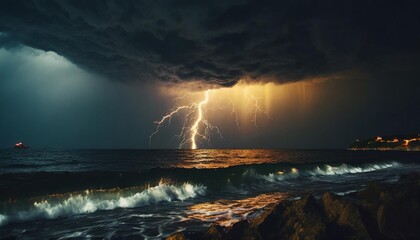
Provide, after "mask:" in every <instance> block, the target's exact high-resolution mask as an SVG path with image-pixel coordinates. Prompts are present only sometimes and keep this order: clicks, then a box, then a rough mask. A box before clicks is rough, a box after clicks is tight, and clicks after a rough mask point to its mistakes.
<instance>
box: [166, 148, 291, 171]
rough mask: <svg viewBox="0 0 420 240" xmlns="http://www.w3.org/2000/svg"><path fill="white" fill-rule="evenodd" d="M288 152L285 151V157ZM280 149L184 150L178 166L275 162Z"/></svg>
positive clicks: (191, 166) (224, 165)
mask: <svg viewBox="0 0 420 240" xmlns="http://www.w3.org/2000/svg"><path fill="white" fill-rule="evenodd" d="M285 154H286V153H283V157H285ZM276 155H278V151H275V150H268V149H198V150H194V151H183V152H182V153H181V155H180V156H179V158H180V159H181V161H180V162H177V163H175V164H173V165H172V167H176V168H227V167H232V166H237V165H247V164H261V163H275V162H277V158H276Z"/></svg>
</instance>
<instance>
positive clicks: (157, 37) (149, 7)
mask: <svg viewBox="0 0 420 240" xmlns="http://www.w3.org/2000/svg"><path fill="white" fill-rule="evenodd" d="M418 9H420V3H419V2H418V1H410V0H402V1H362V0H355V1H340V0H338V1H337V0H321V1H310V0H302V1H296V0H285V1H277V0H276V1H274V0H273V1H271V0H268V1H241V0H237V1H192V0H191V1H189V0H155V1H138V0H131V1H130V0H125V1H120V0H118V1H117V0H115V1H102V0H101V1H100V0H97V1H80V0H76V1H75V0H71V1H70V0H67V1H48V0H38V1H33V0H32V1H31V0H10V1H8V0H1V1H0V32H1V35H0V46H2V47H5V48H9V49H13V48H18V47H19V46H22V45H26V46H29V47H32V48H36V49H40V50H44V51H52V52H56V53H57V54H58V55H61V56H64V57H65V58H67V59H69V60H70V61H71V62H73V63H75V64H76V65H77V66H79V67H81V68H82V69H85V70H88V71H90V72H93V73H97V74H100V75H104V76H106V77H108V78H109V79H113V80H116V81H140V82H153V81H164V82H182V81H196V80H200V81H207V82H210V83H217V84H221V85H226V86H229V85H233V84H235V83H236V82H237V81H238V80H239V79H240V78H244V77H247V78H249V79H261V78H270V79H275V80H276V81H279V82H288V81H299V80H301V79H305V78H308V77H317V76H325V75H330V74H336V73H340V72H348V71H353V70H362V71H364V70H367V71H371V70H372V71H378V69H381V68H388V67H390V66H392V67H393V68H395V69H398V68H415V66H418V65H419V64H420V61H419V58H420V57H419V56H420V44H419V43H420V29H419V26H420V19H419V18H420V17H419V16H420V15H419V14H418V12H417V11H418Z"/></svg>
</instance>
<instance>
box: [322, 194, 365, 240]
mask: <svg viewBox="0 0 420 240" xmlns="http://www.w3.org/2000/svg"><path fill="white" fill-rule="evenodd" d="M322 204H323V206H324V211H325V214H326V216H327V218H328V228H327V233H328V238H329V239H371V238H370V236H369V233H368V231H367V229H366V227H365V225H364V224H363V221H362V217H361V215H360V212H359V209H358V207H357V206H356V205H355V204H354V203H351V202H348V201H345V200H343V199H341V198H339V197H338V196H336V195H334V194H332V193H329V192H327V193H324V195H323V196H322Z"/></svg>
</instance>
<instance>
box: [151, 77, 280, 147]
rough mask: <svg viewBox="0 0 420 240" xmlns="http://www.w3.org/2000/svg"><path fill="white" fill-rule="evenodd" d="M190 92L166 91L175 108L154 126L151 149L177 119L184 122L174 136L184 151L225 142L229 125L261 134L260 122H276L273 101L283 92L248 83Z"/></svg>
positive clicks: (272, 87)
mask: <svg viewBox="0 0 420 240" xmlns="http://www.w3.org/2000/svg"><path fill="white" fill-rule="evenodd" d="M188 89H194V88H191V87H189V88H184V87H167V86H165V87H163V89H162V92H165V94H167V95H170V96H172V97H173V99H174V100H173V101H174V107H173V108H172V109H171V110H170V111H168V113H167V114H165V115H163V116H162V117H161V118H160V119H159V120H156V121H155V122H154V123H155V124H156V128H155V131H153V132H152V134H151V135H150V136H149V140H150V147H153V145H152V143H153V142H152V140H153V137H154V136H155V135H157V134H159V131H160V130H161V128H162V127H163V126H166V127H168V126H169V127H170V125H171V121H172V119H173V118H174V117H177V118H178V117H179V118H182V119H183V124H182V127H181V128H180V130H179V132H178V134H175V135H174V136H173V138H175V139H178V140H179V144H178V148H180V149H182V148H190V149H197V148H200V147H201V146H203V145H204V143H210V142H211V139H212V138H214V137H215V136H216V137H218V138H223V137H224V136H223V133H222V131H221V128H219V127H218V125H219V124H225V122H228V123H226V124H233V125H234V126H235V127H236V128H237V130H238V131H250V130H255V131H258V128H259V124H260V122H262V123H264V122H267V121H271V120H272V119H273V118H272V116H271V115H270V106H271V102H272V99H271V98H272V96H274V95H275V94H279V93H280V90H281V88H280V86H279V85H276V84H273V83H260V84H247V83H245V82H244V81H241V82H239V83H238V84H237V85H235V86H233V87H229V88H227V87H226V88H209V89H206V90H198V91H191V90H188ZM226 116H228V117H226ZM215 122H217V124H216V123H215Z"/></svg>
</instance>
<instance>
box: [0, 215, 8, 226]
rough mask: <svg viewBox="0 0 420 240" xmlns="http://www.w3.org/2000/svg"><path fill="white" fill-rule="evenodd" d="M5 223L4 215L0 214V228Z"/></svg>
mask: <svg viewBox="0 0 420 240" xmlns="http://www.w3.org/2000/svg"><path fill="white" fill-rule="evenodd" d="M6 222H7V217H6V216H5V215H2V214H0V226H1V225H3V224H5V223H6Z"/></svg>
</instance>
